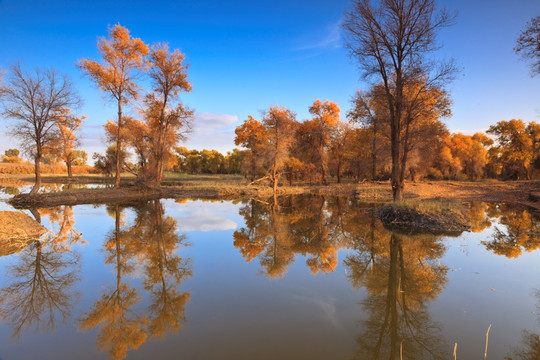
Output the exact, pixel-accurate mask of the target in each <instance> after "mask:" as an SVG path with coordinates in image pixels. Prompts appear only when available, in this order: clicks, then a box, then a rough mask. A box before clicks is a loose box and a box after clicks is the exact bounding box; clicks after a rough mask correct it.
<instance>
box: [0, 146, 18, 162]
mask: <svg viewBox="0 0 540 360" xmlns="http://www.w3.org/2000/svg"><path fill="white" fill-rule="evenodd" d="M19 154H20V151H19V149H7V150H6V151H4V155H2V162H6V163H18V162H21V161H22V159H21V158H20V157H19Z"/></svg>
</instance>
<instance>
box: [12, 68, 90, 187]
mask: <svg viewBox="0 0 540 360" xmlns="http://www.w3.org/2000/svg"><path fill="white" fill-rule="evenodd" d="M10 70H11V71H10V72H9V74H8V77H7V80H6V84H5V86H4V90H3V93H4V94H3V96H2V98H1V100H2V103H3V111H2V115H3V116H4V117H6V118H9V119H13V120H14V121H15V123H14V125H13V127H12V130H11V133H12V134H13V135H14V136H15V137H16V138H18V139H19V140H20V141H21V145H22V147H23V149H24V150H25V151H26V152H27V153H28V154H29V155H30V156H31V157H32V158H33V159H34V170H35V179H36V182H35V185H34V187H33V188H32V191H31V192H30V193H31V194H34V193H36V192H38V191H39V188H40V186H41V161H42V159H43V157H44V155H45V154H46V153H47V152H49V151H51V145H53V143H54V142H55V141H57V139H58V138H59V131H58V127H57V126H56V124H57V117H56V114H57V113H58V112H59V111H61V110H62V109H64V108H69V107H75V106H78V105H79V104H80V102H81V100H80V99H79V97H78V95H77V93H76V92H75V89H74V87H73V85H72V83H71V81H70V79H69V78H68V77H67V75H63V74H60V73H58V72H57V71H56V70H55V69H53V68H51V69H48V70H40V69H36V70H35V71H34V72H33V73H28V72H25V71H23V69H22V67H21V65H20V64H14V65H13V66H11V69H10Z"/></svg>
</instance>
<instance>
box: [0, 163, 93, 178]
mask: <svg viewBox="0 0 540 360" xmlns="http://www.w3.org/2000/svg"><path fill="white" fill-rule="evenodd" d="M72 170H73V173H74V174H96V173H97V170H96V169H94V167H92V166H88V165H85V166H73V167H72ZM41 173H42V174H67V168H66V167H65V166H64V165H45V164H42V165H41ZM0 174H10V175H15V174H16V175H21V174H22V175H29V174H34V164H31V163H29V162H19V163H4V162H2V163H0Z"/></svg>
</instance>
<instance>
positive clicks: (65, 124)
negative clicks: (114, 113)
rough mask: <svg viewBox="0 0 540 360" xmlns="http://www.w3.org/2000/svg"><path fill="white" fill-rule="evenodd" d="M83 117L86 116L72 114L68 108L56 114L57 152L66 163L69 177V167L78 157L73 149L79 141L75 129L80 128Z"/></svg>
mask: <svg viewBox="0 0 540 360" xmlns="http://www.w3.org/2000/svg"><path fill="white" fill-rule="evenodd" d="M85 119H86V116H80V117H77V116H74V115H73V114H72V112H71V110H70V109H68V108H63V109H60V110H59V111H58V112H57V114H56V126H57V127H58V131H59V135H60V136H59V139H58V140H59V141H58V154H59V156H60V158H61V159H62V160H63V161H64V162H65V163H66V167H67V172H68V176H69V177H72V176H73V171H72V169H71V167H72V165H73V164H74V163H75V161H76V160H77V158H78V157H79V156H78V153H77V152H76V151H75V146H76V145H78V143H79V142H78V139H77V136H76V135H75V131H77V130H79V129H80V128H81V125H82V122H83V120H85Z"/></svg>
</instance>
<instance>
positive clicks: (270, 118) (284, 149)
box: [262, 105, 296, 195]
mask: <svg viewBox="0 0 540 360" xmlns="http://www.w3.org/2000/svg"><path fill="white" fill-rule="evenodd" d="M295 122H296V114H294V113H293V112H292V111H290V110H288V109H286V108H285V107H279V106H277V105H276V106H272V107H271V108H270V109H269V110H268V111H267V112H266V113H265V114H264V117H263V120H262V123H263V125H264V126H265V127H266V132H267V133H268V150H267V152H266V156H267V159H268V164H269V173H270V175H269V176H270V179H271V181H272V187H273V188H274V195H275V194H276V191H277V185H278V182H279V178H280V176H281V173H282V168H283V166H284V165H285V161H286V160H287V157H288V156H289V147H290V145H291V141H292V140H293V134H294V133H293V127H294V124H295Z"/></svg>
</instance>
